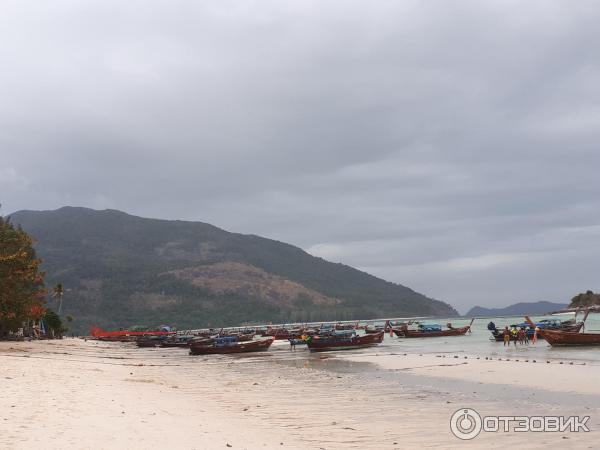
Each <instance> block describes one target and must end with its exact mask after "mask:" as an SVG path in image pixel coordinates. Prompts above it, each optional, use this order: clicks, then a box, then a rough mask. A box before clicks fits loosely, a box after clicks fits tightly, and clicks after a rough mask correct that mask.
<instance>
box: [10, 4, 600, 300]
mask: <svg viewBox="0 0 600 450" xmlns="http://www.w3.org/2000/svg"><path fill="white" fill-rule="evenodd" d="M1 17H2V19H1V20H2V26H0V64H1V66H2V68H3V70H2V71H1V72H0V98H2V101H1V102H0V200H1V201H2V203H3V210H4V212H5V213H6V212H9V211H14V210H17V209H24V208H27V209H50V208H55V207H60V206H63V205H65V204H72V205H83V206H91V207H96V208H106V207H109V208H118V209H122V210H125V211H128V212H131V213H135V214H140V215H145V216H150V217H164V218H183V219H193V220H202V221H206V222H211V223H214V224H216V225H218V226H222V227H224V228H227V229H230V230H235V231H241V232H250V233H256V234H261V235H265V236H269V237H273V238H276V239H281V240H284V241H288V242H291V243H295V244H297V245H300V246H302V247H304V248H306V249H308V250H309V251H310V252H312V253H314V254H317V255H321V256H324V257H326V258H329V259H332V260H335V261H342V262H344V263H348V264H351V265H354V266H357V267H361V268H364V269H365V270H368V271H370V272H372V273H374V274H376V275H380V276H383V277H385V278H387V279H390V280H393V281H397V282H401V283H403V284H407V285H409V286H411V287H413V288H415V289H418V290H420V291H422V292H424V293H426V294H429V295H432V296H435V297H438V298H441V299H444V300H447V301H449V302H451V303H453V304H454V305H456V306H457V307H458V308H459V309H463V310H464V309H465V308H467V307H469V306H471V305H473V304H475V303H478V304H484V305H485V304H490V305H496V304H507V303H511V302H514V301H522V300H541V299H548V300H565V299H567V298H568V297H569V296H570V295H572V294H574V293H576V292H578V291H581V290H584V289H588V288H592V289H593V288H596V289H599V288H600V286H598V281H597V274H595V273H594V271H593V269H592V267H595V266H597V265H598V258H597V257H596V255H595V253H596V252H595V251H594V250H595V248H596V247H597V246H598V244H600V236H599V234H598V226H599V225H600V212H599V211H600V208H599V206H600V205H599V200H598V193H599V192H600V189H599V188H600V181H599V180H598V175H597V168H598V167H600V151H599V149H598V144H597V143H598V138H599V137H600V136H599V135H600V87H599V86H598V83H597V80H598V79H599V75H600V54H599V53H600V47H598V46H597V45H596V43H597V42H600V29H599V28H598V27H597V23H598V22H599V19H600V6H599V5H598V4H597V2H585V1H581V2H576V3H573V2H567V1H538V2H536V1H533V2H506V1H497V2H494V1H489V2H478V1H470V2H469V1H464V2H441V1H438V2H434V1H405V2H391V1H380V2H376V3H372V2H371V3H367V2H358V1H354V2H353V1H339V2H336V1H332V2H317V1H314V2H311V1H302V2H294V1H288V2H277V1H271V2H268V1H266V2H265V1H263V2H247V1H243V2H242V1H239V2H238V1H232V2H217V1H214V2H210V1H209V2H190V1H173V0H171V1H168V2H167V1H164V2H158V1H155V2H148V1H144V2H135V1H132V2H126V3H123V2H113V1H86V2H74V1H55V2H52V4H48V5H40V4H35V5H34V4H33V3H28V2H23V1H12V2H11V1H9V2H4V3H3V6H2V14H1Z"/></svg>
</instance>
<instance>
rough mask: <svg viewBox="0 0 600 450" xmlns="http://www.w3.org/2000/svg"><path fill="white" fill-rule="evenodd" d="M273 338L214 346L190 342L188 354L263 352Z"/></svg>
mask: <svg viewBox="0 0 600 450" xmlns="http://www.w3.org/2000/svg"><path fill="white" fill-rule="evenodd" d="M273 341H274V339H273V338H271V339H263V340H259V341H248V342H236V343H235V344H232V345H223V346H216V345H214V344H212V343H211V344H208V345H207V344H205V343H194V342H192V343H191V344H190V355H226V354H232V353H250V352H264V351H267V350H268V349H269V347H270V346H271V344H272V343H273Z"/></svg>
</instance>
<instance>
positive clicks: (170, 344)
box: [159, 335, 194, 348]
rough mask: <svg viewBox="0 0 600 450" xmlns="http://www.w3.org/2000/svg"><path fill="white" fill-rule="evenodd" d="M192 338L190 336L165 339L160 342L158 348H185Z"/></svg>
mask: <svg viewBox="0 0 600 450" xmlns="http://www.w3.org/2000/svg"><path fill="white" fill-rule="evenodd" d="M193 338H194V337H193V336H191V335H184V336H178V337H176V338H167V339H165V340H163V341H161V343H160V345H159V347H162V348H187V347H189V346H190V342H191V341H192V339H193Z"/></svg>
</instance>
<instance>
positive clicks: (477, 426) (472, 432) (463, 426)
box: [450, 408, 481, 441]
mask: <svg viewBox="0 0 600 450" xmlns="http://www.w3.org/2000/svg"><path fill="white" fill-rule="evenodd" d="M450 430H452V434H454V436H456V437H457V438H459V439H462V440H465V441H467V440H469V439H473V438H474V437H476V436H477V435H478V434H479V433H480V431H481V416H480V415H479V413H478V412H477V411H475V410H473V409H470V408H463V409H459V410H458V411H456V412H455V413H454V414H452V417H451V418H450Z"/></svg>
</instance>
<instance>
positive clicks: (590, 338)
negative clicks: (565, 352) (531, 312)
mask: <svg viewBox="0 0 600 450" xmlns="http://www.w3.org/2000/svg"><path fill="white" fill-rule="evenodd" d="M539 333H540V334H541V335H542V336H543V337H544V339H546V342H548V343H549V344H550V345H552V346H557V347H561V346H563V347H567V346H568V347H575V346H594V345H600V333H578V332H574V331H559V330H540V331H539Z"/></svg>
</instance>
